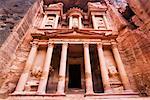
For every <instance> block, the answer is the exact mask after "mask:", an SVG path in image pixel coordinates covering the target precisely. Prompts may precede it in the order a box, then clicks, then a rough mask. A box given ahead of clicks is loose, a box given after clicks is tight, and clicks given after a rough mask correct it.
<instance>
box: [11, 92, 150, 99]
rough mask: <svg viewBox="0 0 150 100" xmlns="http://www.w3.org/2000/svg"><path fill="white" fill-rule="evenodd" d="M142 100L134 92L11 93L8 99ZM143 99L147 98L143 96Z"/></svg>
mask: <svg viewBox="0 0 150 100" xmlns="http://www.w3.org/2000/svg"><path fill="white" fill-rule="evenodd" d="M135 99H138V100H143V99H141V98H140V97H139V96H138V95H137V94H136V93H130V94H128V93H124V94H106V93H102V94H96V93H95V94H91V95H87V96H85V95H84V94H66V95H65V96H63V95H55V94H54V95H53V94H46V95H11V96H10V97H9V100H135ZM144 100H148V99H147V98H145V99H144Z"/></svg>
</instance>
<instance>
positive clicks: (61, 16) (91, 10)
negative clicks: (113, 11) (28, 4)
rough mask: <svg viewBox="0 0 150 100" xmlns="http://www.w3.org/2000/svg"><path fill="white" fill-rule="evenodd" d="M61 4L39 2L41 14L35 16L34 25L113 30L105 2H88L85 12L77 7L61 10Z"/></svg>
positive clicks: (53, 27) (45, 28)
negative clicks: (65, 10)
mask: <svg viewBox="0 0 150 100" xmlns="http://www.w3.org/2000/svg"><path fill="white" fill-rule="evenodd" d="M63 6H64V5H63V3H56V4H50V5H48V6H47V5H43V4H42V3H41V9H42V10H41V14H39V16H38V17H37V21H36V23H35V24H34V26H35V27H37V28H38V29H42V30H47V29H48V30H52V29H55V30H56V29H79V30H95V31H109V32H111V31H114V30H115V28H114V27H113V26H114V25H113V22H112V20H111V18H110V16H109V12H108V8H107V6H106V4H103V3H100V2H88V4H87V5H86V6H87V7H88V11H87V12H84V11H83V10H82V9H80V8H77V7H73V8H70V9H69V10H68V11H67V12H63Z"/></svg>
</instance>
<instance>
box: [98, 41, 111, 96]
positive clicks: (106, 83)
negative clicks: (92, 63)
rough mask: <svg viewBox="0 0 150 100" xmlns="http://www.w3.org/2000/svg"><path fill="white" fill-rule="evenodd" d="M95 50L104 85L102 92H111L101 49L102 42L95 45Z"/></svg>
mask: <svg viewBox="0 0 150 100" xmlns="http://www.w3.org/2000/svg"><path fill="white" fill-rule="evenodd" d="M97 50H98V57H99V63H100V70H101V76H102V81H103V86H104V92H105V93H108V92H112V89H111V87H110V82H109V76H108V69H107V67H106V63H105V58H104V53H103V49H102V44H98V45H97Z"/></svg>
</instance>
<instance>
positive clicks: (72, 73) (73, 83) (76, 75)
mask: <svg viewBox="0 0 150 100" xmlns="http://www.w3.org/2000/svg"><path fill="white" fill-rule="evenodd" d="M68 88H79V89H81V68H80V64H70V65H69V83H68Z"/></svg>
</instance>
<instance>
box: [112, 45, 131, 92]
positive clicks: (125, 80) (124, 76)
mask: <svg viewBox="0 0 150 100" xmlns="http://www.w3.org/2000/svg"><path fill="white" fill-rule="evenodd" d="M112 52H113V55H114V58H115V61H116V63H117V67H118V71H119V74H120V77H121V81H122V83H123V86H124V89H125V90H126V91H131V87H130V83H129V80H128V77H127V73H126V71H125V68H124V65H123V62H122V60H121V57H120V54H119V51H118V48H117V44H116V43H115V44H112Z"/></svg>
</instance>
